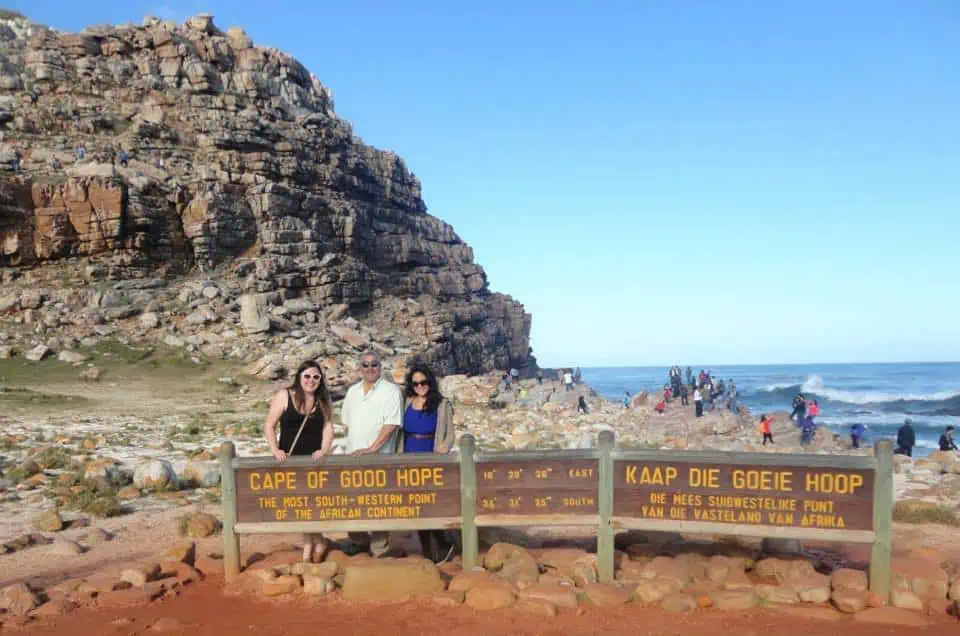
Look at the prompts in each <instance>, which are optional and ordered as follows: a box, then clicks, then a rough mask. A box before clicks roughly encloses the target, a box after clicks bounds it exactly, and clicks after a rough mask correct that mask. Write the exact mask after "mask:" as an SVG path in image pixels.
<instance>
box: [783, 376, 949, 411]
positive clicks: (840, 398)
mask: <svg viewBox="0 0 960 636" xmlns="http://www.w3.org/2000/svg"><path fill="white" fill-rule="evenodd" d="M787 386H790V385H789V384H788V385H787ZM800 392H801V393H805V394H806V393H811V394H814V395H817V396H819V397H825V398H827V399H829V400H832V401H835V402H846V403H847V404H879V403H882V402H896V401H898V400H906V401H917V402H920V401H925V402H939V401H941V400H949V399H950V398H953V397H957V396H960V389H954V390H950V391H938V392H936V393H883V392H880V391H844V390H843V389H832V388H830V387H828V386H826V385H824V383H823V378H821V377H820V376H819V375H811V376H810V377H808V378H807V379H806V380H804V382H803V385H802V386H801V387H800Z"/></svg>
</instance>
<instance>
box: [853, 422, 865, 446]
mask: <svg viewBox="0 0 960 636" xmlns="http://www.w3.org/2000/svg"><path fill="white" fill-rule="evenodd" d="M866 432H867V427H866V426H864V425H863V424H861V423H860V422H855V423H854V424H853V426H851V427H850V445H851V446H852V447H853V448H860V442H862V441H863V437H864V435H866Z"/></svg>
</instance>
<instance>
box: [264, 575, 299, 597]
mask: <svg viewBox="0 0 960 636" xmlns="http://www.w3.org/2000/svg"><path fill="white" fill-rule="evenodd" d="M299 589H300V577H299V576H295V575H292V574H285V575H283V576H278V577H277V578H274V579H270V580H268V581H263V582H262V583H261V584H260V594H261V595H263V596H280V595H281V594H291V593H292V592H295V591H297V590H299Z"/></svg>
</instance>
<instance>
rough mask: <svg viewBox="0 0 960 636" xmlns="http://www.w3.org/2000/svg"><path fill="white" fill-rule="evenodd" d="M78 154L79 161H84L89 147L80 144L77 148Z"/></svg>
mask: <svg viewBox="0 0 960 636" xmlns="http://www.w3.org/2000/svg"><path fill="white" fill-rule="evenodd" d="M76 153H77V161H83V160H84V158H86V156H87V147H86V146H84V145H83V144H80V145H79V146H77V149H76Z"/></svg>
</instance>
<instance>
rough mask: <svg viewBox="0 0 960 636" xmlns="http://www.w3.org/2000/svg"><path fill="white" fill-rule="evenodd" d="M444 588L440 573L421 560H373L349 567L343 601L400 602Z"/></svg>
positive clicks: (432, 565)
mask: <svg viewBox="0 0 960 636" xmlns="http://www.w3.org/2000/svg"><path fill="white" fill-rule="evenodd" d="M442 589H443V579H441V578H440V570H438V569H437V566H435V565H434V564H433V563H430V562H429V561H425V560H422V559H403V560H398V559H370V560H367V561H358V562H355V563H350V564H349V565H347V568H346V572H345V574H344V578H343V598H344V599H345V600H348V601H399V600H404V599H408V598H411V597H423V596H430V595H432V594H434V593H436V592H439V591H440V590H442Z"/></svg>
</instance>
